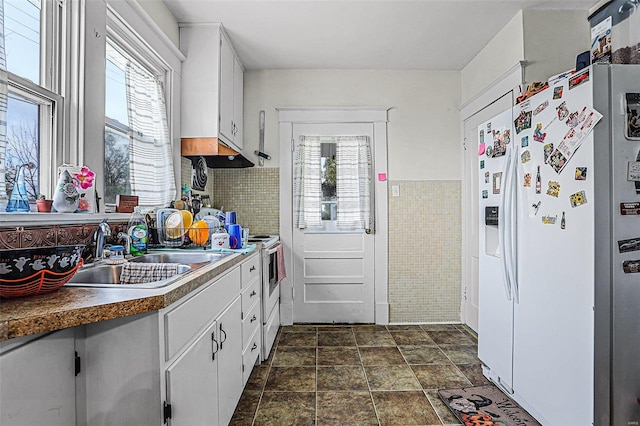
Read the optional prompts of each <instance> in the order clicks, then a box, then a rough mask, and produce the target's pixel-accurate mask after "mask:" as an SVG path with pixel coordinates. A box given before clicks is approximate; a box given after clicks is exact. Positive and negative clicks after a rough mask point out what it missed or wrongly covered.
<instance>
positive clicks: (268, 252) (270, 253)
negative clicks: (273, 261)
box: [267, 244, 280, 256]
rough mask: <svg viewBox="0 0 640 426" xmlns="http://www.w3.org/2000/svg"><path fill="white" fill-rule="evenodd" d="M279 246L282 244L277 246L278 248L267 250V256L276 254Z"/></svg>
mask: <svg viewBox="0 0 640 426" xmlns="http://www.w3.org/2000/svg"><path fill="white" fill-rule="evenodd" d="M279 245H280V244H278V245H276V246H275V247H274V248H272V249H269V250H267V254H268V255H269V256H271V255H272V254H273V253H275V252H276V251H277V250H278V246H279Z"/></svg>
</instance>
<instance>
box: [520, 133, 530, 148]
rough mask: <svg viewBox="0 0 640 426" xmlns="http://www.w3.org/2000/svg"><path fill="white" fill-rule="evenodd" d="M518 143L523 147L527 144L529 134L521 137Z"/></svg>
mask: <svg viewBox="0 0 640 426" xmlns="http://www.w3.org/2000/svg"><path fill="white" fill-rule="evenodd" d="M520 145H521V146H522V147H523V148H526V147H528V146H529V136H524V137H523V138H522V139H520Z"/></svg>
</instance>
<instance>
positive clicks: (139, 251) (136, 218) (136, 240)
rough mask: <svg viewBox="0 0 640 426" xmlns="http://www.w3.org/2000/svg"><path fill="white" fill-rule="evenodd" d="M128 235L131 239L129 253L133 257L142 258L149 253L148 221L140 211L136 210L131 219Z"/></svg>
mask: <svg viewBox="0 0 640 426" xmlns="http://www.w3.org/2000/svg"><path fill="white" fill-rule="evenodd" d="M127 229H128V234H129V237H130V238H131V246H129V252H130V253H131V254H132V255H133V256H142V255H143V254H145V253H146V252H147V238H148V236H149V231H148V229H147V221H146V220H145V219H144V216H143V215H142V213H140V210H139V209H138V208H136V209H135V210H134V211H133V213H132V214H131V219H129V227H128V228H127Z"/></svg>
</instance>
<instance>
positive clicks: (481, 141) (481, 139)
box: [480, 129, 484, 144]
mask: <svg viewBox="0 0 640 426" xmlns="http://www.w3.org/2000/svg"><path fill="white" fill-rule="evenodd" d="M480 143H481V144H484V129H480Z"/></svg>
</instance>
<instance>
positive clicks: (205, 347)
mask: <svg viewBox="0 0 640 426" xmlns="http://www.w3.org/2000/svg"><path fill="white" fill-rule="evenodd" d="M217 325H218V324H217V323H216V322H214V323H213V324H212V325H211V326H210V327H209V328H207V330H206V331H205V332H204V333H202V335H201V336H200V338H198V340H196V341H195V342H194V343H193V345H191V346H190V347H189V348H188V349H187V350H186V351H185V352H184V354H182V356H180V357H179V358H178V359H177V360H176V361H175V362H174V363H173V364H172V365H171V366H170V367H169V368H168V369H167V399H168V403H170V404H171V408H172V413H171V426H192V425H217V424H218V379H217V376H218V355H219V354H220V351H219V348H218V344H217V340H218V339H217V337H216V327H217ZM214 339H215V340H214ZM216 351H217V353H216ZM214 355H215V356H214ZM214 358H215V359H214ZM223 389H224V388H223ZM234 407H235V406H234ZM224 424H226V423H224Z"/></svg>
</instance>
